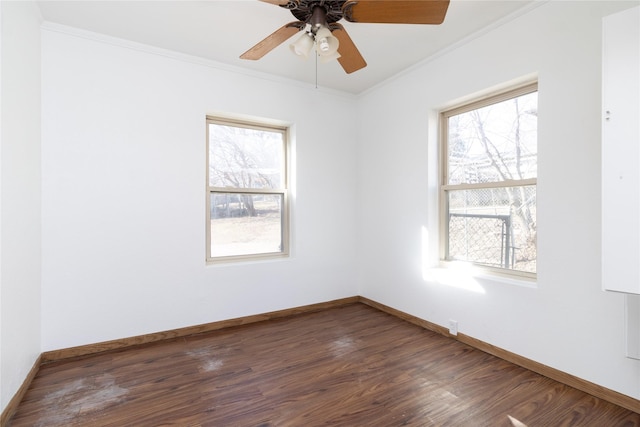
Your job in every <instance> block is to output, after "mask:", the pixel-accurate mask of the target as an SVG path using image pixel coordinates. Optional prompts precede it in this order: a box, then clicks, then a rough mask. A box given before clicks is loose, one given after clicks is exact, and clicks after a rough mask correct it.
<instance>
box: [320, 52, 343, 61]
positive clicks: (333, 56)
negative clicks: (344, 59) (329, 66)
mask: <svg viewBox="0 0 640 427" xmlns="http://www.w3.org/2000/svg"><path fill="white" fill-rule="evenodd" d="M318 56H319V57H320V63H321V64H326V63H327V62H331V61H333V60H334V59H338V58H340V57H341V56H342V55H340V54H339V53H338V52H334V53H332V54H329V55H318Z"/></svg>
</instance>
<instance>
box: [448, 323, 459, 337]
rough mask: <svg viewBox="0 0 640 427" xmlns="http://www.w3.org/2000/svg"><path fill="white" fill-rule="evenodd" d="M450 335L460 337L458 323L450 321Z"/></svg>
mask: <svg viewBox="0 0 640 427" xmlns="http://www.w3.org/2000/svg"><path fill="white" fill-rule="evenodd" d="M449 333H450V334H451V335H458V321H457V320H449Z"/></svg>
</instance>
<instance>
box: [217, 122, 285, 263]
mask: <svg viewBox="0 0 640 427" xmlns="http://www.w3.org/2000/svg"><path fill="white" fill-rule="evenodd" d="M210 124H214V125H222V126H233V127H240V128H245V129H254V130H260V131H268V132H277V133H281V134H282V141H283V147H282V165H283V167H282V169H283V170H282V174H283V179H282V185H283V187H281V188H268V189H266V188H242V187H216V186H211V185H210V181H209V178H210V177H209V166H210V161H211V159H210V152H209V139H210V138H209V127H210V126H209V125H210ZM290 132H291V129H290V127H289V126H287V125H283V124H275V123H273V122H268V121H260V120H251V119H234V118H228V117H223V116H212V115H207V116H206V144H205V145H206V152H205V153H206V157H205V159H206V169H205V170H206V174H205V175H206V177H205V179H206V181H205V188H206V205H205V226H206V228H205V230H206V247H205V259H206V262H207V264H217V263H226V262H240V261H252V260H266V259H274V258H286V257H288V256H289V250H290V216H289V212H290V206H289V205H290V194H289V192H290V185H289V173H290V157H289V152H290V144H291V142H290ZM213 194H265V195H276V196H280V197H281V198H282V207H281V211H280V213H281V219H280V221H281V223H280V226H281V242H282V248H281V250H280V251H279V252H256V253H251V254H240V255H225V256H212V255H211V231H212V227H211V197H212V195H213Z"/></svg>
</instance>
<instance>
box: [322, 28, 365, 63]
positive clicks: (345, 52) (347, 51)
mask: <svg viewBox="0 0 640 427" xmlns="http://www.w3.org/2000/svg"><path fill="white" fill-rule="evenodd" d="M331 30H332V33H331V34H333V36H334V37H335V38H337V39H338V42H339V45H338V53H339V54H340V58H338V62H339V63H340V65H341V66H342V68H343V69H344V71H345V72H346V73H347V74H351V73H353V72H354V71H358V70H360V69H362V68H364V67H366V66H367V62H366V61H365V60H364V58H363V57H362V55H361V54H360V51H359V50H358V48H357V47H356V45H355V44H354V43H353V40H351V37H349V34H348V33H347V30H345V29H344V27H343V26H342V25H340V24H338V23H334V24H331Z"/></svg>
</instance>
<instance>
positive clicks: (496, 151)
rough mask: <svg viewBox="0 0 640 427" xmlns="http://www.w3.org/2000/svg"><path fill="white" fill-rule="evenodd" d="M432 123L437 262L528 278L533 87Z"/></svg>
mask: <svg viewBox="0 0 640 427" xmlns="http://www.w3.org/2000/svg"><path fill="white" fill-rule="evenodd" d="M440 118H441V128H442V133H441V138H442V151H441V152H442V156H441V162H442V165H441V167H442V177H441V193H440V196H441V197H440V200H441V202H440V203H441V215H442V218H441V219H442V220H441V224H442V230H441V236H442V239H441V241H442V249H441V252H442V258H443V259H444V260H445V261H466V262H470V263H473V264H476V265H479V266H483V267H487V268H490V269H495V270H494V271H502V272H509V273H514V274H518V275H522V276H531V277H533V276H535V273H536V259H537V249H536V247H537V243H536V241H537V238H536V183H537V163H538V162H537V157H538V149H537V122H538V120H537V118H538V92H537V84H532V85H528V86H526V87H520V88H518V89H514V90H511V91H509V92H505V93H501V94H499V95H495V96H492V97H490V98H485V99H482V100H479V101H476V102H473V103H469V104H466V105H463V106H460V107H458V108H454V109H451V110H448V111H444V112H442V113H441V116H440Z"/></svg>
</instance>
